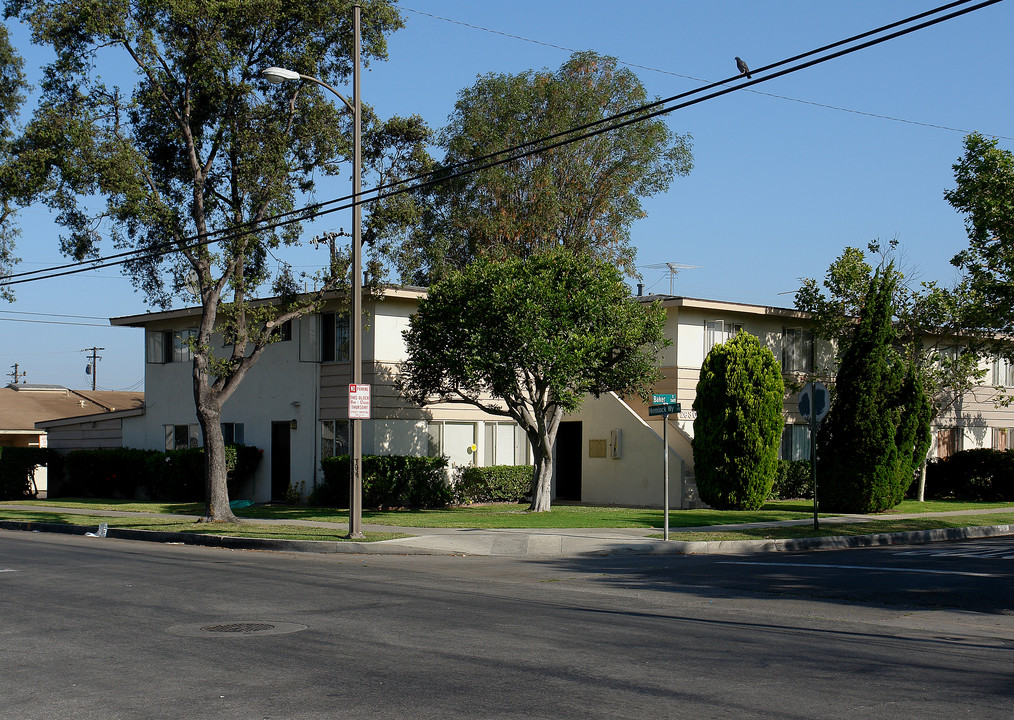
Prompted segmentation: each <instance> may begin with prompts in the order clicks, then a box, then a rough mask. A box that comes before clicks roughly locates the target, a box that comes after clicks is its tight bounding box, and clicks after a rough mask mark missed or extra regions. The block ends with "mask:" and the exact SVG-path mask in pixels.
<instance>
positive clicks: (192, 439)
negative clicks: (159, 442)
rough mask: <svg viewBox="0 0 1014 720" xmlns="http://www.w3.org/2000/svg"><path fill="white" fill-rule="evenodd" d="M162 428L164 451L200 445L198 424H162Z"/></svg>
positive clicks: (199, 427)
mask: <svg viewBox="0 0 1014 720" xmlns="http://www.w3.org/2000/svg"><path fill="white" fill-rule="evenodd" d="M162 429H163V431H164V432H165V449H166V451H169V450H182V449H183V448H188V447H192V448H195V447H200V446H201V426H200V425H197V424H193V425H163V426H162Z"/></svg>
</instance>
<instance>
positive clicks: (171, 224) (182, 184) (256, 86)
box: [3, 0, 427, 520]
mask: <svg viewBox="0 0 1014 720" xmlns="http://www.w3.org/2000/svg"><path fill="white" fill-rule="evenodd" d="M359 4H360V5H361V6H362V48H363V58H364V60H365V61H369V60H370V59H383V58H384V57H385V56H386V52H387V45H386V36H387V35H388V34H389V33H391V32H393V31H394V30H396V29H398V28H399V27H401V17H400V15H399V13H398V12H397V10H396V9H395V7H394V5H393V4H392V3H391V2H389V1H388V0H360V2H359ZM353 5H354V3H353V2H350V1H349V0H321V1H320V2H313V3H296V4H293V3H286V2H282V1H281V0H246V1H244V2H232V1H230V0H193V1H192V2H185V3H180V2H175V1H174V0H51V1H48V2H47V1H40V2H34V1H33V2H29V1H28V0H9V1H8V3H7V6H6V10H7V13H8V16H16V17H18V18H19V19H21V20H23V21H24V22H26V23H27V24H28V25H29V26H30V27H31V29H32V38H33V42H35V43H37V44H42V45H47V46H49V47H50V48H51V49H52V50H53V51H55V55H56V59H55V60H54V61H53V62H52V63H51V64H50V65H49V66H48V67H46V68H45V69H44V79H43V81H42V83H41V96H40V99H39V103H38V107H37V108H36V110H35V112H34V115H33V117H32V119H31V121H30V122H29V123H28V125H27V126H26V127H25V130H24V132H23V134H22V135H21V137H19V138H16V139H15V140H14V141H13V148H14V151H15V153H16V155H15V156H13V157H12V159H11V162H10V165H9V166H8V167H6V168H5V171H4V175H3V178H4V179H5V181H6V180H10V178H13V177H17V178H23V182H20V183H17V184H15V183H13V182H12V183H10V184H9V185H8V186H7V187H5V188H3V190H4V192H3V196H4V197H11V198H12V199H13V201H14V202H17V203H20V204H22V205H27V204H30V203H33V202H44V203H46V204H47V205H49V206H50V207H51V208H53V209H54V210H55V211H56V212H57V213H58V216H57V220H58V222H59V223H60V224H61V225H62V226H63V227H64V228H65V230H66V233H65V234H64V235H63V236H62V237H61V247H62V249H63V251H64V252H65V253H67V254H68V255H70V256H72V257H74V258H77V259H83V258H88V257H94V256H96V255H97V254H98V252H99V248H100V243H101V242H102V241H110V242H111V243H112V245H113V246H114V247H116V248H120V249H126V250H134V251H137V252H136V254H134V255H132V256H131V259H130V261H129V262H128V263H127V265H126V266H125V268H126V272H127V273H129V274H130V276H131V278H132V279H133V281H134V283H135V285H136V286H137V287H138V288H139V289H141V290H143V291H144V293H145V294H146V296H147V297H148V299H149V300H150V301H151V302H153V303H155V304H158V305H162V306H165V305H167V304H169V303H170V302H171V300H172V298H173V297H174V295H177V294H180V293H181V292H182V291H183V290H184V288H185V287H186V286H187V285H188V284H189V285H191V286H196V289H197V293H196V294H197V295H198V296H199V299H200V303H201V311H202V312H201V318H200V325H199V328H198V334H197V341H196V343H195V346H194V348H193V350H194V396H195V401H196V405H197V414H198V419H199V420H200V423H201V427H202V430H203V435H204V442H205V446H206V448H207V452H206V454H205V456H206V458H207V462H208V510H207V515H208V517H209V519H230V520H231V519H233V516H232V513H231V511H230V510H229V506H228V495H227V491H226V488H225V465H224V455H223V443H222V438H221V428H220V426H219V417H220V413H221V407H222V404H223V403H224V402H225V401H226V400H227V399H228V398H229V397H230V396H231V394H232V393H233V392H234V391H235V389H236V388H237V387H238V385H239V384H240V383H241V382H242V380H243V378H244V377H245V375H246V373H247V372H248V370H249V369H250V367H251V366H252V365H253V364H254V363H256V362H257V360H258V359H259V357H260V355H261V353H262V352H263V351H264V349H265V347H266V346H267V345H268V343H270V342H271V341H272V339H273V338H274V337H275V336H276V334H275V329H276V328H277V327H278V326H279V325H280V324H282V323H284V322H285V321H287V320H290V319H292V318H295V317H297V316H299V315H301V314H304V313H307V312H310V311H311V310H312V309H313V307H314V303H315V301H316V300H317V299H318V297H319V296H317V297H311V298H300V297H299V296H298V295H297V291H296V283H295V279H294V278H293V276H292V273H291V269H290V268H288V267H287V266H285V265H284V264H282V266H281V268H280V269H279V270H278V272H277V273H275V272H273V271H272V268H271V265H270V263H269V253H270V252H271V251H272V249H273V248H277V247H279V246H281V245H285V244H293V243H297V242H298V241H299V239H300V237H301V227H300V224H299V222H293V220H298V219H301V216H300V215H299V214H298V213H297V214H295V215H292V216H289V217H288V220H289V222H286V223H273V224H272V223H267V222H265V221H267V220H268V219H270V218H273V217H277V216H282V215H284V214H286V213H291V212H292V211H294V210H296V209H297V208H298V205H299V204H300V203H301V202H304V201H305V199H306V198H307V197H308V196H309V195H310V194H311V193H313V191H314V189H315V185H316V181H317V177H318V175H319V174H321V173H324V174H335V173H338V172H340V171H341V170H340V168H341V167H343V161H345V160H347V159H348V158H349V157H350V154H351V151H352V149H351V145H352V142H351V138H352V133H351V131H350V128H351V121H352V120H351V118H350V117H349V116H348V114H347V113H346V112H345V110H346V108H345V107H344V104H338V105H336V104H335V102H334V99H333V98H330V97H328V96H327V95H325V94H324V93H323V92H322V91H321V89H320V88H318V87H317V86H316V85H313V84H306V85H303V84H292V85H289V84H286V85H277V86H275V85H270V84H269V83H268V82H267V81H266V80H264V79H262V78H261V76H260V72H261V70H263V69H264V68H266V67H268V66H272V65H277V66H283V67H287V68H289V69H292V70H295V71H297V72H300V73H303V74H305V75H310V76H314V77H317V78H319V79H321V80H323V81H325V82H328V83H331V84H340V83H341V82H342V81H344V80H346V79H347V78H348V76H349V74H350V73H351V70H352V52H353V27H352V7H353ZM114 64H119V65H118V68H117V71H115V72H112V73H111V75H113V76H115V77H120V75H121V73H120V72H119V68H120V67H127V68H132V69H133V70H134V71H135V72H136V75H135V77H134V80H133V84H132V85H131V86H129V87H127V88H124V89H121V88H120V87H118V86H116V85H113V84H110V83H108V82H107V81H106V80H105V79H104V76H103V74H101V73H100V72H99V70H100V69H102V70H105V69H106V68H110V67H113V65H114ZM362 115H363V122H364V125H365V128H364V136H365V137H364V142H363V146H364V165H365V166H366V167H367V168H372V169H373V170H374V171H382V172H383V173H384V174H385V175H387V176H391V175H394V176H396V175H397V174H398V173H400V172H411V171H410V170H408V169H407V168H408V166H410V165H411V164H412V163H413V162H414V160H415V159H416V158H417V154H416V153H415V151H414V148H416V147H417V146H419V145H420V144H421V143H423V142H424V141H425V139H426V137H427V131H426V128H425V126H424V125H423V124H422V122H421V121H420V120H419V119H418V118H412V119H407V120H392V121H388V122H380V121H379V120H378V119H377V118H376V117H375V116H374V115H373V113H372V112H370V111H369V110H368V109H366V108H364V110H363V112H362ZM223 231H229V232H226V233H224V234H223ZM346 279H347V264H345V263H342V262H341V254H335V255H333V256H332V258H331V263H330V265H329V266H328V267H327V268H326V269H324V270H323V272H322V273H321V275H320V278H319V280H320V287H321V288H323V289H330V288H336V287H340V286H341V285H342V284H343V282H344V281H345V280H346ZM263 287H271V288H272V289H273V290H274V292H275V293H276V294H278V295H279V296H280V301H279V302H278V303H277V304H274V305H259V306H254V305H252V304H251V303H250V302H249V301H250V299H251V298H252V297H253V293H255V292H256V291H257V290H258V288H263ZM216 329H224V331H225V335H226V338H227V340H228V342H229V344H230V349H229V350H227V351H226V353H225V354H224V356H223V357H216V356H215V353H214V352H213V343H212V340H211V335H212V332H213V331H215V330H216Z"/></svg>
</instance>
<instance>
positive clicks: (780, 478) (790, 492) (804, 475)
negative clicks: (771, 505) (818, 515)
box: [770, 460, 820, 500]
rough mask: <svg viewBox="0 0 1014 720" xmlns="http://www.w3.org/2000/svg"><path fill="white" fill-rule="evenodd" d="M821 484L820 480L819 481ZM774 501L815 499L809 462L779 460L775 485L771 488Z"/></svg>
mask: <svg viewBox="0 0 1014 720" xmlns="http://www.w3.org/2000/svg"><path fill="white" fill-rule="evenodd" d="M817 481H818V482H820V478H818V479H817ZM770 497H771V498H772V499H774V500H799V499H800V498H804V499H806V500H812V499H813V480H812V478H811V475H810V461H809V460H779V461H778V471H777V472H776V473H775V484H774V485H772V487H771V496H770Z"/></svg>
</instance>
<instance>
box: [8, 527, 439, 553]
mask: <svg viewBox="0 0 1014 720" xmlns="http://www.w3.org/2000/svg"><path fill="white" fill-rule="evenodd" d="M96 526H97V525H96ZM93 527H94V526H88V525H64V524H62V523H46V522H30V521H29V522H21V521H18V520H0V530H20V531H25V532H52V533H61V534H64V535H80V536H84V534H85V533H87V532H90V531H91V530H92V528H93ZM106 537H109V538H115V539H118V540H139V541H142V542H156V543H164V544H167V545H195V546H199V547H219V548H226V549H231V550H274V551H278V552H307V553H322V554H337V553H351V554H358V555H434V554H443V553H434V552H432V551H429V550H421V549H417V548H411V547H390V546H386V547H382V548H377V547H373V546H376V545H378V544H379V543H381V542H384V541H382V540H381V541H377V542H355V541H352V540H350V541H347V542H336V541H329V540H276V539H272V538H245V537H234V536H231V535H202V534H197V533H179V532H162V531H160V530H131V529H129V528H109V529H108V530H107V531H106Z"/></svg>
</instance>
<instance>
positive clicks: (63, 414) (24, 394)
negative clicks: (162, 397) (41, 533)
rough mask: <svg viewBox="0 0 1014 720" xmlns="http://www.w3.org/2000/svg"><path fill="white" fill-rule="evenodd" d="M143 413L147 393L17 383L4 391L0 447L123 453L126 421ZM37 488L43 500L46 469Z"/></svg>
mask: <svg viewBox="0 0 1014 720" xmlns="http://www.w3.org/2000/svg"><path fill="white" fill-rule="evenodd" d="M143 409H144V393H143V392H121V391H113V390H71V389H69V388H65V387H63V386H62V385H39V384H24V383H22V384H13V383H12V384H10V385H7V386H6V387H4V388H0V447H53V448H57V449H62V450H76V449H83V448H111V447H121V445H122V442H123V436H122V429H121V426H120V422H121V419H122V418H123V417H126V416H129V415H138V414H141V413H142V412H143ZM83 416H84V417H83ZM64 427H67V428H73V430H70V431H64V430H63V429H62V428H64ZM35 483H36V487H37V489H38V490H39V493H40V494H44V493H45V491H46V489H47V478H46V476H45V468H39V469H38V470H37V471H36V477H35Z"/></svg>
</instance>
